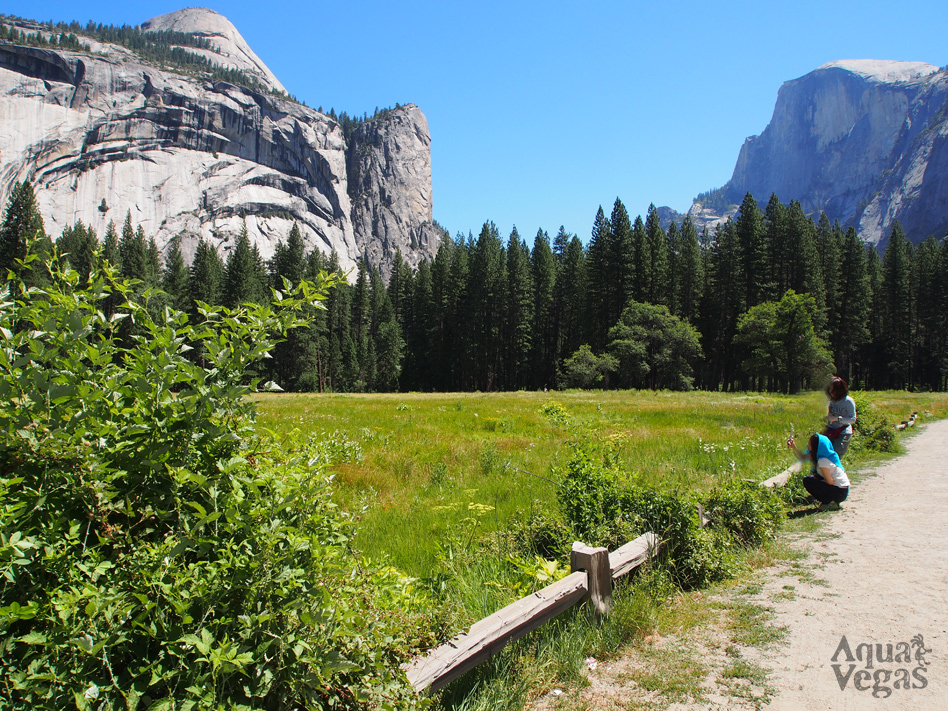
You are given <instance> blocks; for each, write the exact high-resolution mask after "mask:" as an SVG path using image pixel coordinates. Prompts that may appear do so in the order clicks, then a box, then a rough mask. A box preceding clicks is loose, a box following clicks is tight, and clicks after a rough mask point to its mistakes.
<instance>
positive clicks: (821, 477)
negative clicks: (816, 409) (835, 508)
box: [787, 433, 849, 505]
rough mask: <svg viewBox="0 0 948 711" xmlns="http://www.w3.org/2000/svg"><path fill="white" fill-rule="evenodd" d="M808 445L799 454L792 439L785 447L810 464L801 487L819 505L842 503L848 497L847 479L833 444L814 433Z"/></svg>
mask: <svg viewBox="0 0 948 711" xmlns="http://www.w3.org/2000/svg"><path fill="white" fill-rule="evenodd" d="M808 445H809V446H808V447H807V450H806V451H805V452H801V451H800V450H799V449H797V445H796V443H795V442H794V439H793V437H791V438H790V439H788V440H787V446H788V447H790V449H792V450H793V453H794V454H796V455H797V458H798V459H799V460H800V461H801V462H809V463H810V474H809V476H806V477H804V478H803V487H804V488H805V489H806V490H807V492H808V493H809V494H810V496H812V497H813V498H814V499H816V500H817V501H819V502H820V503H821V504H824V505H825V504H831V503H835V504H840V503H842V502H843V501H845V500H846V497H847V496H849V477H848V476H846V470H845V469H843V465H842V463H841V462H840V461H839V455H838V454H836V450H835V449H833V443H832V442H830V440H829V438H828V437H826V436H825V435H821V434H815V433H814V434H812V435H810V441H809V442H808Z"/></svg>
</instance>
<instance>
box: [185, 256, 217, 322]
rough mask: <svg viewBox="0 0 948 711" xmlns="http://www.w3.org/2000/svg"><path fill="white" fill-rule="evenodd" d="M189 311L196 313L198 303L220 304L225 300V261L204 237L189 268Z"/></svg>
mask: <svg viewBox="0 0 948 711" xmlns="http://www.w3.org/2000/svg"><path fill="white" fill-rule="evenodd" d="M188 297H189V299H190V307H189V309H188V310H189V311H190V312H191V313H192V314H196V313H197V310H196V307H197V303H198V302H199V301H200V302H203V303H205V304H208V305H209V306H220V305H222V304H223V302H224V263H223V261H222V260H221V257H220V255H219V254H218V253H217V250H216V249H214V247H212V246H211V245H210V244H209V243H208V242H206V241H205V240H204V239H203V238H202V239H201V241H199V242H198V244H197V248H195V250H194V259H192V260H191V267H190V268H189V270H188Z"/></svg>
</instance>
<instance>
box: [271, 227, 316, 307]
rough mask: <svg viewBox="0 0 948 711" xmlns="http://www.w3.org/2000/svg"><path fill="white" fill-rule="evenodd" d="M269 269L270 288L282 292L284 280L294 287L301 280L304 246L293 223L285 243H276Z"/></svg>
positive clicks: (305, 261) (304, 272)
mask: <svg viewBox="0 0 948 711" xmlns="http://www.w3.org/2000/svg"><path fill="white" fill-rule="evenodd" d="M269 267H270V286H271V287H273V288H274V289H279V290H280V291H282V290H283V280H284V279H286V280H288V281H289V282H290V284H292V285H294V286H295V285H297V284H299V283H300V282H301V281H302V280H303V276H304V275H305V274H306V269H307V260H306V245H305V244H304V243H303V235H302V234H301V233H300V228H299V225H297V224H296V223H295V222H294V223H293V226H292V227H291V228H290V234H289V236H288V237H287V240H286V242H285V243H284V242H283V240H280V241H278V242H277V244H276V247H275V248H274V250H273V258H272V259H271V260H270V264H269Z"/></svg>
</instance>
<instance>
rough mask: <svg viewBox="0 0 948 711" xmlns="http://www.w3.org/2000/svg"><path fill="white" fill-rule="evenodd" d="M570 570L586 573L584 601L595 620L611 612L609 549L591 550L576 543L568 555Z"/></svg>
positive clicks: (583, 544)
mask: <svg viewBox="0 0 948 711" xmlns="http://www.w3.org/2000/svg"><path fill="white" fill-rule="evenodd" d="M569 566H570V570H572V571H573V572H574V573H576V572H578V571H581V570H582V571H585V572H586V579H587V585H586V588H587V592H586V601H587V602H589V604H590V605H591V606H592V608H593V611H594V612H595V614H596V616H597V618H601V617H603V616H604V615H608V614H609V613H610V612H612V570H611V566H610V565H609V549H608V548H593V547H592V546H587V545H586V544H585V543H581V542H580V541H576V542H575V543H573V548H572V550H571V551H570V554H569Z"/></svg>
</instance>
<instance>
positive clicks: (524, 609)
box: [405, 533, 659, 692]
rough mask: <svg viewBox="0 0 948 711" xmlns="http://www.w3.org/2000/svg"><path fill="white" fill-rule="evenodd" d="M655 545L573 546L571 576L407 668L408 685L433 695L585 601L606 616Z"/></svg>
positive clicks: (643, 539) (651, 538)
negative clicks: (620, 587)
mask: <svg viewBox="0 0 948 711" xmlns="http://www.w3.org/2000/svg"><path fill="white" fill-rule="evenodd" d="M658 545H659V540H658V536H656V535H655V534H654V533H646V534H644V535H641V536H639V537H638V538H636V539H635V540H634V541H630V542H629V543H626V544H625V545H624V546H622V547H621V548H617V549H616V550H615V551H613V552H612V553H609V552H608V551H607V550H606V549H605V548H591V547H589V546H587V545H585V544H583V543H578V542H577V543H574V544H573V550H572V554H571V556H570V567H571V568H572V569H573V572H572V573H570V574H569V575H567V576H566V577H565V578H563V579H562V580H558V581H556V582H555V583H553V584H552V585H547V586H546V587H545V588H543V589H542V590H539V591H538V592H535V593H533V594H532V595H528V596H527V597H525V598H521V599H520V600H517V601H516V602H514V603H511V604H510V605H507V607H505V608H504V609H502V610H500V611H498V612H495V613H494V614H493V615H491V616H490V617H485V618H484V619H483V620H480V621H479V622H475V623H474V624H473V625H472V626H471V628H470V629H469V630H468V631H467V632H465V633H464V634H461V635H458V636H457V637H455V638H454V639H452V640H450V641H449V642H445V643H444V644H442V645H441V646H439V647H435V648H434V649H432V650H431V651H429V652H428V653H427V654H426V655H425V656H423V657H419V658H417V659H415V660H414V661H413V662H411V663H410V664H407V665H406V666H405V673H406V674H407V676H408V681H409V682H411V685H412V686H413V687H414V688H415V691H418V692H420V691H424V690H426V689H427V690H430V691H435V690H437V689H439V688H441V687H442V686H444V685H445V684H447V683H448V682H450V681H452V680H454V679H456V678H457V677H459V676H460V675H461V674H463V673H464V672H466V671H469V670H470V669H473V668H474V667H476V666H477V665H478V664H480V663H481V662H482V661H484V660H485V659H487V658H488V657H490V656H491V655H493V654H496V653H497V652H499V651H500V650H501V649H503V648H504V647H505V646H506V645H507V644H509V643H510V642H513V641H514V640H517V639H520V638H521V637H523V636H524V635H525V634H527V633H528V632H530V631H532V630H534V629H536V628H537V627H539V626H540V625H542V624H543V623H544V622H546V621H547V620H550V619H552V618H554V617H556V616H557V615H559V614H560V613H562V612H565V611H566V610H568V609H569V608H570V607H572V606H573V605H575V604H576V603H579V602H582V601H584V600H587V601H589V603H590V605H591V607H592V609H593V610H594V611H595V613H596V614H597V615H599V614H603V613H605V612H608V611H609V610H610V609H612V580H613V579H614V578H618V577H620V576H622V575H625V574H626V573H629V572H630V571H632V570H634V569H635V568H637V567H638V566H639V565H641V564H642V563H644V562H645V561H646V560H648V559H649V558H650V557H651V556H653V555H654V554H655V551H656V550H657V549H658ZM607 581H608V583H607Z"/></svg>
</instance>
